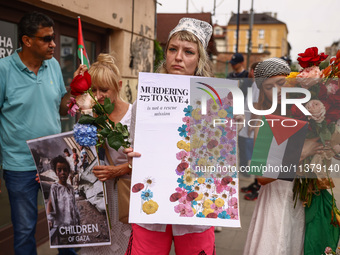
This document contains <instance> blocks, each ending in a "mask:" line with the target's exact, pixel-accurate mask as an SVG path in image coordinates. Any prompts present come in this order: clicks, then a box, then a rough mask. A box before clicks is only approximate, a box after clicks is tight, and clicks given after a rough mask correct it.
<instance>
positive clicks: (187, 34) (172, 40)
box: [125, 18, 215, 255]
mask: <svg viewBox="0 0 340 255" xmlns="http://www.w3.org/2000/svg"><path fill="white" fill-rule="evenodd" d="M211 34H212V27H211V25H210V24H209V23H207V22H204V21H201V20H197V19H192V18H182V19H181V20H180V21H179V23H178V25H177V26H176V27H175V28H174V29H173V30H172V31H171V32H170V34H169V38H168V42H167V45H166V47H165V61H164V63H162V65H161V66H160V67H159V69H158V72H159V73H166V74H178V75H192V76H204V77H212V70H211V64H210V60H209V57H208V54H207V52H206V48H207V45H208V43H209V40H210V37H211ZM134 106H135V105H134ZM135 108H136V107H133V112H132V116H133V117H132V122H131V132H130V133H131V135H133V134H134V132H133V131H134V130H133V129H134V126H135V118H134V116H135ZM125 152H126V153H127V154H128V156H129V157H130V159H131V157H138V156H140V154H139V153H138V152H133V151H132V149H131V148H129V149H126V150H125ZM172 240H174V245H175V251H176V254H178V255H191V254H192V255H197V254H215V235H214V227H211V226H191V225H164V224H132V232H131V237H130V241H129V246H128V250H127V251H126V253H125V254H126V255H131V254H132V255H137V254H138V255H139V254H149V255H152V254H154V255H156V254H157V255H167V254H169V252H170V249H171V245H172ZM193 240H200V241H199V242H194V241H193Z"/></svg>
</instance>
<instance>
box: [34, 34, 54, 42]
mask: <svg viewBox="0 0 340 255" xmlns="http://www.w3.org/2000/svg"><path fill="white" fill-rule="evenodd" d="M30 37H35V38H39V39H40V40H42V41H44V42H48V43H49V42H51V41H54V39H55V34H53V35H46V36H43V37H42V36H30Z"/></svg>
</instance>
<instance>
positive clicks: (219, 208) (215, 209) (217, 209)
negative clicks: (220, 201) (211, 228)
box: [210, 204, 223, 214]
mask: <svg viewBox="0 0 340 255" xmlns="http://www.w3.org/2000/svg"><path fill="white" fill-rule="evenodd" d="M210 208H211V209H213V210H214V212H215V213H216V214H219V213H221V212H222V211H223V209H222V207H218V206H217V205H215V204H212V205H211V206H210Z"/></svg>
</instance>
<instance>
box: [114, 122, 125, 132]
mask: <svg viewBox="0 0 340 255" xmlns="http://www.w3.org/2000/svg"><path fill="white" fill-rule="evenodd" d="M116 130H117V131H118V132H120V133H122V132H123V130H124V127H123V124H122V123H120V122H118V123H117V124H116Z"/></svg>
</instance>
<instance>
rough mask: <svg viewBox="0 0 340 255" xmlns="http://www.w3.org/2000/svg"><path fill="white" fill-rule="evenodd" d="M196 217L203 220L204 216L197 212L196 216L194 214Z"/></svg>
mask: <svg viewBox="0 0 340 255" xmlns="http://www.w3.org/2000/svg"><path fill="white" fill-rule="evenodd" d="M196 217H199V218H205V216H204V214H203V213H202V212H199V213H198V214H196Z"/></svg>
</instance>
